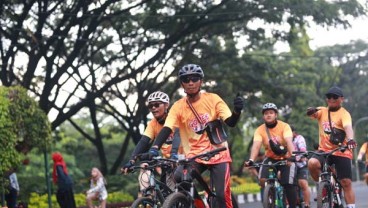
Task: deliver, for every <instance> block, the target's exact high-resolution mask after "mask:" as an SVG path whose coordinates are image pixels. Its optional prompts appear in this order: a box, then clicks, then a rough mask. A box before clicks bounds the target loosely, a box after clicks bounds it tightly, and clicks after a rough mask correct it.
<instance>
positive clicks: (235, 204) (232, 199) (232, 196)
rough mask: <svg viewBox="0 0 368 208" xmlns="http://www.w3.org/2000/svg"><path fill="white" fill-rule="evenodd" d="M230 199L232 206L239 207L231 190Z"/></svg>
mask: <svg viewBox="0 0 368 208" xmlns="http://www.w3.org/2000/svg"><path fill="white" fill-rule="evenodd" d="M231 201H232V202H233V208H239V204H238V200H237V199H236V197H235V194H234V193H233V192H231Z"/></svg>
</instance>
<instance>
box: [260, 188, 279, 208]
mask: <svg viewBox="0 0 368 208" xmlns="http://www.w3.org/2000/svg"><path fill="white" fill-rule="evenodd" d="M275 201H276V188H275V186H273V185H270V184H268V185H267V186H266V187H265V189H264V192H263V201H262V204H263V208H271V207H272V208H273V207H276V204H275Z"/></svg>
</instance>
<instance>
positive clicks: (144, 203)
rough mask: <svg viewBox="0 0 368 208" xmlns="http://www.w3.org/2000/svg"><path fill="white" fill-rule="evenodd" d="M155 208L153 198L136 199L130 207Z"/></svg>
mask: <svg viewBox="0 0 368 208" xmlns="http://www.w3.org/2000/svg"><path fill="white" fill-rule="evenodd" d="M154 206H155V202H154V201H153V200H152V199H151V198H148V197H140V198H138V199H136V200H135V201H134V202H133V204H132V205H131V206H130V207H131V208H148V207H154ZM158 207H160V206H158Z"/></svg>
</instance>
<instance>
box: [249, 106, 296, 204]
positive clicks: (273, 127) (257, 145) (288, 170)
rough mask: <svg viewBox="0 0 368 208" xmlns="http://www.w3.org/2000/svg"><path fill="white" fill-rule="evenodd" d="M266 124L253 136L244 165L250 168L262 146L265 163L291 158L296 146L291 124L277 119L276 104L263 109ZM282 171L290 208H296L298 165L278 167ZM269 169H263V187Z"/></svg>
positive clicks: (261, 172)
mask: <svg viewBox="0 0 368 208" xmlns="http://www.w3.org/2000/svg"><path fill="white" fill-rule="evenodd" d="M262 114H263V120H264V124H262V125H260V126H259V127H258V128H257V129H256V131H255V132H254V136H253V145H252V150H251V153H250V158H249V160H248V161H246V162H245V163H244V166H246V167H248V166H251V165H253V163H254V160H255V159H256V157H257V155H258V153H259V150H260V149H261V147H262V145H263V146H264V148H265V156H266V157H265V159H264V160H263V163H268V162H273V163H274V162H277V161H279V160H285V159H287V158H289V157H290V156H291V153H292V151H293V150H294V146H293V143H292V137H293V134H292V131H291V128H290V126H289V124H287V123H285V122H283V121H281V120H279V119H277V116H278V109H277V106H276V105H275V104H274V103H266V104H264V105H263V107H262ZM277 171H280V175H281V178H280V184H281V185H282V186H283V187H284V189H285V192H286V198H287V200H288V203H289V207H290V208H293V207H296V190H295V182H296V181H295V175H296V165H295V163H294V162H288V165H287V166H278V167H277ZM268 174H269V172H268V169H267V168H264V167H261V168H260V170H259V176H258V177H259V178H260V183H261V186H262V187H264V186H265V182H266V178H267V177H268Z"/></svg>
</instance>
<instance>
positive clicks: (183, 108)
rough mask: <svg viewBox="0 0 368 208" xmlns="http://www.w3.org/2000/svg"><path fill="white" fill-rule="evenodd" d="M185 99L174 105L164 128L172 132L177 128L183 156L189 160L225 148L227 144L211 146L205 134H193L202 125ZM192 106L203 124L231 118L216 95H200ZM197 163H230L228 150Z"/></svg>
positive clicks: (225, 106) (225, 105) (205, 93)
mask: <svg viewBox="0 0 368 208" xmlns="http://www.w3.org/2000/svg"><path fill="white" fill-rule="evenodd" d="M186 99H187V98H186V97H183V98H181V99H180V100H178V101H176V102H175V103H174V105H173V106H172V108H171V109H170V112H169V115H168V116H167V118H166V121H165V126H166V127H169V128H170V129H172V130H173V129H175V128H179V130H180V138H181V144H182V146H183V150H184V154H185V156H186V157H187V158H190V157H193V156H195V155H198V154H200V153H203V152H206V151H210V150H213V149H216V148H218V147H221V146H227V142H224V143H222V144H220V145H217V146H214V145H212V144H211V143H210V140H209V138H208V136H207V133H206V132H204V133H203V134H197V133H195V132H196V131H198V130H200V129H201V128H202V127H201V126H203V125H201V123H199V121H198V120H197V118H196V116H195V115H194V113H193V111H192V110H191V109H190V107H189V105H188V104H187V102H186ZM192 105H193V108H194V109H195V110H196V111H197V113H198V114H199V117H200V119H201V120H202V123H204V124H205V123H207V122H209V121H213V120H216V119H218V118H220V119H222V120H225V119H227V118H229V117H230V116H231V110H230V109H229V107H228V106H227V104H226V103H225V102H224V101H223V100H222V99H221V98H220V97H219V96H218V95H216V94H213V93H207V92H203V93H201V95H200V99H199V100H197V101H196V102H194V103H192ZM198 162H200V163H205V164H217V163H222V162H231V157H230V152H229V150H226V151H222V152H220V153H219V154H217V155H215V156H214V157H212V158H211V159H210V160H209V161H203V160H198Z"/></svg>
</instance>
